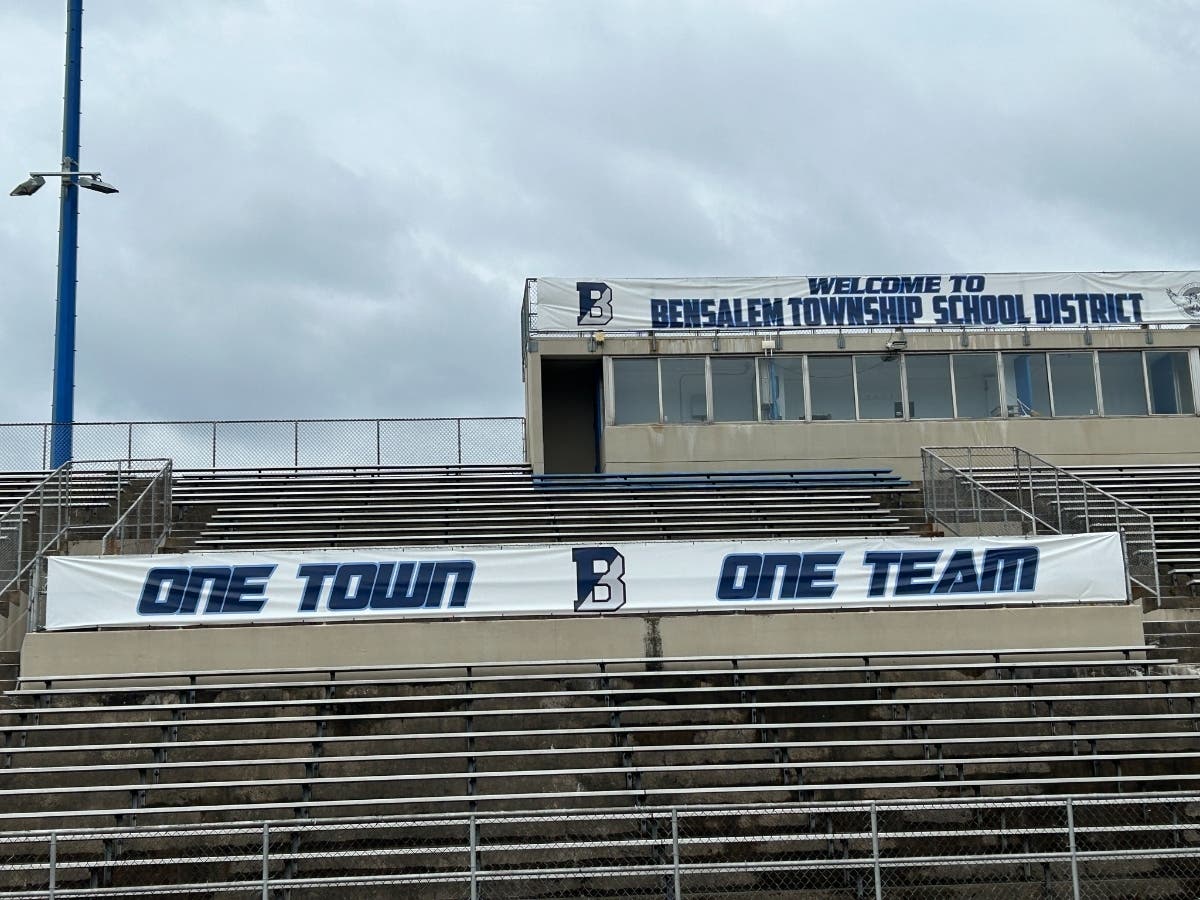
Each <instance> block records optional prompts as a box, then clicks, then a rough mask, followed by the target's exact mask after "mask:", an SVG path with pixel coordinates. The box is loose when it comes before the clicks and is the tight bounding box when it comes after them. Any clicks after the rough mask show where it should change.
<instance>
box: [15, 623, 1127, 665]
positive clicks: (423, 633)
mask: <svg viewBox="0 0 1200 900" xmlns="http://www.w3.org/2000/svg"><path fill="white" fill-rule="evenodd" d="M1142 643H1143V636H1142V618H1141V609H1140V607H1137V606H1125V605H1122V606H1056V607H1037V608H1010V609H1004V608H996V609H939V610H879V611H869V612H867V611H864V612H859V611H853V612H849V611H848V612H816V611H814V612H794V613H744V614H719V615H669V616H632V615H631V616H606V617H590V618H550V619H546V618H543V619H490V620H482V619H459V620H455V621H409V622H370V623H330V624H326V625H317V624H311V623H306V624H303V625H273V626H266V625H264V626H257V627H230V628H223V627H213V626H208V627H204V626H200V627H195V628H177V629H158V628H148V629H140V630H132V629H131V630H122V631H99V632H60V633H48V632H43V633H39V634H31V635H29V636H28V638H27V639H26V641H25V645H24V648H23V649H22V652H21V674H22V676H24V677H38V676H49V675H85V674H96V675H102V674H107V673H117V672H126V673H138V672H176V671H188V670H204V669H209V670H213V669H237V668H286V667H300V666H331V667H332V666H350V665H390V664H393V663H394V664H396V665H398V666H399V665H403V664H411V663H425V662H463V663H481V662H520V661H531V660H543V659H562V660H570V659H594V658H620V657H625V658H628V657H642V656H660V655H661V656H696V655H722V654H746V653H841V652H845V653H873V654H874V653H881V652H887V651H901V650H950V651H953V650H990V649H1003V648H1009V649H1015V648H1022V647H1100V646H1129V645H1140V644H1142Z"/></svg>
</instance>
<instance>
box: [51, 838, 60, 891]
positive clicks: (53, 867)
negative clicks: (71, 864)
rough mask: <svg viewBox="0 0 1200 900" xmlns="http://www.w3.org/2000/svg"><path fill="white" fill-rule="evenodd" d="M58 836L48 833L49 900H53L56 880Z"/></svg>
mask: <svg viewBox="0 0 1200 900" xmlns="http://www.w3.org/2000/svg"><path fill="white" fill-rule="evenodd" d="M57 876H58V835H57V834H55V833H54V832H53V831H52V832H50V900H54V887H55V885H54V882H55V881H57V880H58V877H57Z"/></svg>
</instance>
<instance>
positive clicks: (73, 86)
mask: <svg viewBox="0 0 1200 900" xmlns="http://www.w3.org/2000/svg"><path fill="white" fill-rule="evenodd" d="M82 29H83V0H67V60H66V76H65V84H64V89H63V143H62V165H61V167H60V169H59V170H58V171H57V172H30V173H29V178H28V180H26V181H23V182H22V183H21V184H19V185H17V187H16V188H14V189H13V191H12V196H14V197H28V196H31V195H32V194H34V193H35V192H36V191H37V189H38V188H40V187H41V186H42V185H43V184H45V183H46V178H47V177H58V178H60V179H61V181H62V189H61V193H60V199H59V204H60V205H59V226H58V300H57V303H56V307H55V309H56V312H55V327H54V390H53V399H52V405H51V409H50V420H51V426H50V468H52V469H57V468H58V467H59V466H61V465H62V464H63V463H65V462H69V461H70V459H71V455H72V427H73V424H74V422H75V285H76V281H77V276H76V271H77V262H78V257H79V189H80V188H81V187H85V188H88V189H89V190H94V191H99V192H100V193H103V194H115V193H116V192H117V189H116V188H115V187H113V186H112V185H111V184H105V183H104V182H103V181H101V180H100V173H99V172H81V171H79V117H80V103H79V100H80V86H81V82H82V69H81V67H80V57H81V56H82V55H83V36H82Z"/></svg>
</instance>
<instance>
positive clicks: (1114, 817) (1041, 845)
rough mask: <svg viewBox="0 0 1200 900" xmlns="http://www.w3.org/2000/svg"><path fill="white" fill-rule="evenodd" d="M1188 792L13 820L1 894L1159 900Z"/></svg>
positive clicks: (1195, 878)
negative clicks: (124, 822) (138, 823)
mask: <svg viewBox="0 0 1200 900" xmlns="http://www.w3.org/2000/svg"><path fill="white" fill-rule="evenodd" d="M1197 801H1200V795H1197V794H1171V795H1161V796H1136V797H1133V796H1123V797H1112V796H1109V797H1056V798H1049V799H1041V798H1019V799H1018V798H1014V799H994V800H973V801H965V802H963V801H943V802H929V803H924V804H917V803H912V802H899V801H888V802H884V801H877V802H859V803H839V804H794V805H785V806H745V807H738V806H734V807H719V806H717V807H645V808H638V809H619V810H595V811H587V812H530V813H499V814H484V813H479V814H475V815H456V816H417V817H412V816H409V817H404V818H399V817H370V818H356V819H332V820H286V821H266V822H238V823H228V824H218V825H191V826H178V827H169V828H168V827H160V828H154V827H124V828H107V829H85V830H76V829H61V830H55V831H32V832H16V833H10V834H5V835H2V836H0V878H2V881H0V884H2V885H3V887H0V896H5V897H14V898H15V897H21V898H34V897H38V898H42V897H85V896H86V897H96V896H105V897H146V896H164V895H168V894H176V893H188V892H192V893H195V894H203V895H204V896H248V897H261V898H273V897H284V896H291V897H296V896H303V897H306V898H307V897H346V896H368V895H369V896H421V897H425V898H434V900H436V898H443V897H445V898H450V897H454V898H466V897H470V898H472V900H480V898H488V900H491V898H497V900H498V898H514V900H524V898H528V897H534V896H536V897H539V898H558V897H561V898H567V897H571V898H579V897H630V898H645V900H650V898H654V900H672V898H674V900H683V898H685V897H695V898H701V897H704V898H708V897H713V896H740V897H753V896H762V897H783V896H813V897H817V896H819V897H822V898H845V900H850V898H856V900H858V898H862V900H865V898H869V897H874V898H876V900H883V898H886V897H896V898H913V897H926V896H939V897H941V896H955V897H959V896H961V897H968V896H969V897H994V898H997V900H1000V898H1005V900H1007V898H1013V897H1030V898H1033V897H1037V898H1062V900H1067V898H1071V900H1088V898H1101V897H1104V898H1114V897H1138V898H1140V900H1152V898H1163V900H1166V898H1173V900H1174V898H1180V897H1184V896H1188V897H1194V896H1196V887H1197V884H1200V806H1198V805H1197ZM147 812H148V813H152V812H153V810H148V811H147ZM367 892H370V893H367Z"/></svg>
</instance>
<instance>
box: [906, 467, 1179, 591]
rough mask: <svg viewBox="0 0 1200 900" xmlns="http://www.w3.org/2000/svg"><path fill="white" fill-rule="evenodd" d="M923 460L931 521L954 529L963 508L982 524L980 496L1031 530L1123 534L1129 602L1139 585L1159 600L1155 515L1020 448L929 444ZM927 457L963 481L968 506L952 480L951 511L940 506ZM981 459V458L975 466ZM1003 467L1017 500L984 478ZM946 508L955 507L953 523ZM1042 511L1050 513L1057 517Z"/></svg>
mask: <svg viewBox="0 0 1200 900" xmlns="http://www.w3.org/2000/svg"><path fill="white" fill-rule="evenodd" d="M957 456H961V457H963V458H964V459H965V463H966V465H965V466H964V465H961V464H958V463H955V462H951V461H950V460H951V459H953V458H955V457H957ZM921 458H922V472H923V477H924V484H923V488H922V489H923V492H924V499H925V508H926V510H927V511H928V513H929V515H930V517H931V518H933V519H934V520H935V521H938V522H941V523H942V524H943V525H944V526H945V527H947V528H949V529H950V530H952V531H953V530H955V528H954V525H957V524H960V523H961V521H962V513H963V512H964V511H966V512H967V514H968V518H970V517H971V515H972V514H973V516H974V519H975V521H976V522H979V523H981V524H982V523H983V522H985V521H986V517H985V515H984V513H985V510H984V509H983V507H982V505H981V504H980V503H979V502H978V498H979V496H981V495H982V496H986V497H987V498H988V500H989V502H990V504H991V506H992V507H993V508H996V507H998V508H1000V509H1002V510H1004V511H1005V513H1007V512H1008V511H1009V510H1016V511H1018V512H1019V514H1020V515H1021V516H1022V517H1023V518H1024V520H1025V521H1027V522H1029V523H1030V524H1031V526H1032V528H1031V530H1032V532H1033V533H1034V534H1037V533H1038V530H1039V526H1041V530H1042V531H1045V532H1050V533H1056V534H1067V533H1072V532H1075V531H1082V532H1106V531H1115V532H1117V533H1118V534H1119V535H1120V538H1121V549H1122V553H1123V555H1124V558H1125V568H1126V575H1127V584H1128V598H1129V600H1130V601H1132V600H1133V599H1134V596H1135V590H1134V588H1135V586H1136V587H1138V588H1141V589H1142V590H1143V591H1145V592H1146V593H1147V594H1149V595H1150V596H1152V597H1154V598H1155V602H1156V603H1159V602H1161V595H1160V585H1159V573H1158V557H1157V550H1156V544H1155V537H1154V517H1153V516H1151V515H1150V514H1149V513H1147V512H1145V511H1144V510H1141V509H1138V508H1137V507H1136V506H1134V505H1133V504H1131V503H1129V502H1128V501H1126V500H1122V499H1121V498H1120V497H1117V496H1115V495H1113V494H1111V493H1109V492H1108V491H1105V490H1103V489H1102V488H1099V487H1096V486H1095V485H1093V484H1091V483H1090V482H1089V481H1087V480H1086V479H1083V478H1080V477H1079V476H1078V475H1075V474H1074V473H1072V472H1070V471H1068V470H1067V469H1064V468H1062V467H1061V466H1056V465H1055V464H1054V463H1051V462H1049V461H1048V460H1046V459H1044V458H1042V457H1040V456H1037V455H1036V454H1033V453H1030V452H1029V451H1027V450H1022V449H1021V448H1020V447H1014V446H987V445H983V446H965V447H926V448H922V450H921ZM932 461H936V462H937V464H939V465H940V466H941V467H942V469H943V471H948V472H952V473H953V474H954V475H955V476H957V478H958V479H959V480H960V481H961V482H962V483H963V484H964V486H965V489H966V490H967V491H968V492H969V494H970V499H971V503H970V507H969V508H966V507H964V506H963V504H961V503H960V502H959V485H958V483H954V484H953V485H951V490H950V492H949V493H950V494H951V498H949V499H951V503H950V506H951V509H950V510H943V505H942V502H941V501H942V500H943V499H945V498H943V497H942V496H940V495H939V492H938V491H939V485H940V486H941V487H944V484H943V483H942V482H940V481H939V479H938V478H937V475H938V473H937V472H935V471H934V466H933V464H932ZM979 461H985V464H984V465H980V464H979ZM1005 473H1011V474H1012V476H1013V478H1014V484H1013V486H1012V490H1011V493H1012V496H1013V497H1014V498H1015V500H1016V502H1015V503H1014V502H1013V501H1012V500H1009V499H1008V497H1006V496H1004V495H1002V494H1000V493H999V491H997V490H994V489H993V488H992V487H991V486H989V485H988V484H987V483H986V481H985V479H986V476H987V475H1004V474H1005ZM1051 488H1052V490H1051ZM1074 502H1079V503H1081V504H1082V509H1081V510H1078V511H1076V510H1073V509H1071V508H1070V504H1072V503H1074ZM947 512H953V516H954V519H953V524H952V523H951V521H949V517H948V515H946V513H947ZM1045 513H1049V514H1051V515H1053V516H1055V517H1056V519H1057V523H1056V522H1055V520H1054V519H1052V518H1050V517H1048V516H1047V515H1046V514H1045Z"/></svg>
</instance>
